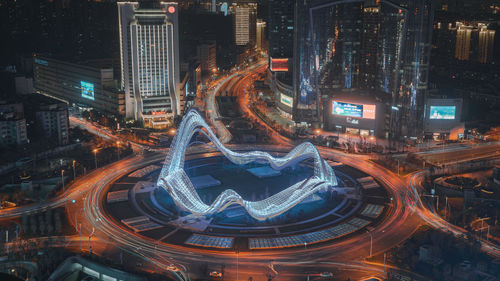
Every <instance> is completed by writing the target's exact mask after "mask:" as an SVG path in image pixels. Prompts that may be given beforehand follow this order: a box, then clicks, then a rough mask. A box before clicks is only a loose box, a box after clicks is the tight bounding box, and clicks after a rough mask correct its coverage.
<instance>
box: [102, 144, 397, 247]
mask: <svg viewBox="0 0 500 281" xmlns="http://www.w3.org/2000/svg"><path fill="white" fill-rule="evenodd" d="M277 149H278V148H277V147H276V148H275V150H274V151H268V152H269V153H271V154H273V155H282V154H284V152H283V151H279V150H277ZM208 155H210V156H208ZM207 156H208V157H207ZM186 159H187V160H186V167H187V168H186V172H187V174H188V175H189V176H190V177H191V179H192V180H193V182H195V183H196V184H195V185H197V188H196V191H197V192H198V194H199V195H200V198H202V201H203V202H206V203H207V204H209V203H211V202H213V201H214V200H215V198H216V197H217V195H218V194H220V193H221V192H223V191H224V190H226V187H227V186H232V187H236V188H235V190H236V191H237V192H238V193H239V194H241V195H242V196H243V198H248V199H253V200H254V201H255V199H256V198H258V199H262V198H265V197H266V198H267V197H269V196H266V195H270V196H272V195H274V194H277V193H279V192H280V191H282V190H283V186H286V185H287V184H289V183H290V182H296V181H300V180H301V179H303V178H305V177H308V176H310V174H312V173H313V172H312V170H313V168H312V164H311V163H309V162H308V161H305V162H302V163H299V164H298V165H297V166H296V167H292V168H289V169H287V170H282V171H281V172H280V173H279V174H277V173H272V171H269V167H268V166H265V165H259V164H249V165H243V166H240V165H234V164H232V163H230V162H228V161H224V157H223V156H221V155H220V153H218V152H216V151H207V152H205V153H195V154H188V155H186ZM328 162H330V163H331V164H333V165H334V171H335V174H336V176H337V180H338V183H339V185H340V186H345V187H350V188H353V189H355V190H357V192H359V194H355V195H356V196H353V195H349V196H345V195H339V194H338V193H336V192H335V191H333V190H331V191H327V192H322V193H315V194H313V195H311V196H309V197H308V198H306V199H305V200H304V201H302V202H301V203H300V204H297V205H296V206H294V207H293V208H291V209H290V210H288V211H287V212H285V213H283V214H280V215H278V216H275V217H273V218H270V219H266V220H257V219H255V218H253V217H252V216H250V215H249V214H248V213H247V212H246V211H245V209H244V208H242V207H241V206H238V205H233V206H230V207H228V208H226V209H225V210H223V211H221V212H219V213H217V214H214V215H206V216H193V215H192V214H190V213H189V212H186V211H184V210H182V209H181V208H179V207H178V206H176V205H175V203H174V202H173V200H172V198H171V197H170V196H169V194H168V193H167V192H166V191H165V190H163V189H161V188H158V186H156V185H155V182H156V180H157V178H158V176H159V173H160V167H161V166H160V164H161V163H160V162H156V163H154V164H152V165H147V166H145V167H142V168H140V169H137V170H135V171H133V172H131V173H129V174H127V175H124V176H123V177H121V178H119V179H118V180H117V181H116V182H115V183H113V184H112V185H110V186H109V189H108V190H107V192H106V195H105V198H106V200H105V201H106V202H105V204H104V206H105V209H106V212H107V213H108V215H109V216H110V217H112V218H113V219H114V220H115V221H116V223H120V224H121V225H122V226H123V227H126V228H128V229H129V231H133V232H134V234H135V235H140V236H143V237H145V238H149V239H152V240H157V241H158V242H160V243H167V244H175V245H179V246H184V247H194V248H208V249H211V250H220V251H234V250H235V249H236V248H237V249H238V250H239V251H257V250H266V249H283V250H286V249H288V248H292V247H302V248H303V247H304V246H307V245H309V246H313V245H316V244H318V245H321V244H325V243H333V242H334V241H335V240H337V239H342V238H344V237H345V236H348V235H355V233H358V232H360V231H362V229H364V228H365V227H367V226H372V227H374V226H375V225H376V224H377V223H378V222H379V221H380V220H381V219H383V217H384V214H385V211H386V210H387V207H386V204H387V203H388V201H389V199H388V197H387V193H386V191H385V190H384V189H383V188H382V187H381V186H380V185H379V184H378V183H377V182H376V181H375V180H373V178H371V177H370V176H368V175H367V174H365V173H363V172H361V171H359V170H356V169H354V168H352V167H349V166H347V165H342V164H340V163H336V162H332V161H328ZM259 169H260V170H261V171H264V172H262V173H261V174H257V175H255V174H252V173H251V172H253V171H255V170H259ZM273 171H274V170H273ZM262 177H264V178H262ZM238 183H239V184H238ZM363 186H365V187H366V186H370V187H369V190H365V189H364V188H363Z"/></svg>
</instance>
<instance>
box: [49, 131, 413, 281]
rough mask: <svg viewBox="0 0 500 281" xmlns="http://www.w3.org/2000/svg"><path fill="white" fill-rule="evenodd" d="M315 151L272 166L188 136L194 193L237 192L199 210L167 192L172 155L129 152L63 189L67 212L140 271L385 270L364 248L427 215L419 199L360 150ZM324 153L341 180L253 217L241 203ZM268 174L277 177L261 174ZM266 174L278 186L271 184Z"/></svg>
mask: <svg viewBox="0 0 500 281" xmlns="http://www.w3.org/2000/svg"><path fill="white" fill-rule="evenodd" d="M205 137H206V136H205ZM202 139H203V137H202ZM194 140H196V141H198V140H200V139H199V138H198V137H197V138H194ZM205 141H206V139H205ZM227 148H228V149H229V150H231V151H232V152H234V153H242V154H244V153H248V152H249V151H255V150H257V151H260V153H262V154H259V156H260V155H266V156H265V157H267V158H269V159H285V158H286V156H287V155H289V154H290V151H292V150H293V149H292V148H291V147H286V146H273V145H257V146H254V147H251V148H250V147H246V146H242V145H231V146H228V147H227ZM311 151H312V150H311ZM312 152H314V151H312ZM316 153H317V154H316ZM314 154H316V155H317V156H320V157H318V158H316V159H321V161H319V160H314V159H312V160H311V158H310V157H309V158H308V157H304V158H301V159H300V161H292V162H290V163H291V164H288V165H286V167H284V166H280V167H279V168H278V169H276V167H272V165H271V164H270V162H269V161H260V160H259V161H256V162H255V161H254V162H253V163H251V162H252V161H250V162H248V163H242V164H240V163H233V161H230V160H228V159H227V157H226V155H224V153H222V152H221V151H220V150H219V149H217V148H216V147H214V145H213V142H209V146H206V145H203V144H200V143H197V144H193V145H190V146H189V149H188V151H187V153H185V157H184V159H183V161H184V165H183V167H184V168H185V169H184V168H183V169H184V170H185V171H186V175H187V176H188V177H190V178H189V181H190V182H191V183H192V184H193V186H194V191H195V192H196V194H197V197H198V198H197V199H196V200H198V199H199V200H200V201H201V202H203V204H204V205H207V206H211V205H212V203H213V202H214V201H216V198H218V197H220V194H224V191H226V190H229V189H232V190H234V192H235V193H237V194H238V195H239V197H238V200H235V201H230V202H231V204H227V205H225V208H220V209H217V212H215V213H213V214H194V215H193V213H192V212H190V211H189V209H186V208H185V207H184V206H183V204H178V202H174V201H173V200H172V201H168V197H170V198H171V199H172V198H173V197H172V196H171V193H169V192H168V189H165V188H163V187H161V186H159V185H158V179H159V178H160V177H161V172H162V170H164V166H165V165H166V164H168V163H169V162H168V161H164V159H166V155H165V154H161V153H158V152H145V153H144V154H139V155H136V156H134V157H131V158H128V159H123V160H122V161H119V162H117V163H115V164H112V165H110V166H107V167H104V168H103V169H99V170H98V171H96V172H95V173H91V174H89V175H87V177H86V178H85V180H82V181H81V182H79V183H78V184H77V185H75V186H74V187H73V189H72V190H71V192H69V194H68V195H67V196H66V197H65V200H67V201H66V202H69V201H70V200H71V199H73V198H76V199H77V200H76V201H75V202H74V203H73V204H66V207H67V210H68V213H70V214H76V215H75V217H74V220H73V219H72V223H73V225H74V226H75V228H77V229H78V228H79V229H81V231H80V233H81V234H80V235H83V237H88V238H89V249H92V254H97V255H99V256H102V257H106V258H110V259H118V258H120V259H121V254H120V253H123V252H126V253H129V254H130V255H132V256H133V257H134V259H135V260H137V259H139V260H145V261H146V263H147V264H148V266H144V264H143V262H140V263H136V264H132V266H135V267H137V266H139V267H140V268H141V269H142V270H144V271H149V272H157V271H158V270H159V269H162V270H163V271H164V272H165V273H167V274H173V273H172V270H170V269H169V268H170V265H172V264H173V265H175V268H186V269H187V271H189V273H190V276H191V278H193V277H197V278H204V276H205V275H203V274H205V273H204V272H206V268H207V267H214V266H218V267H219V268H220V266H221V265H224V267H225V276H232V278H234V276H236V272H238V268H239V272H240V277H241V276H245V275H242V272H244V271H242V270H246V272H247V273H246V276H247V277H250V276H251V277H253V278H257V276H258V278H257V279H255V280H260V278H261V277H262V279H264V280H265V278H266V277H265V276H266V272H267V268H268V266H269V264H270V263H271V262H272V264H274V265H275V266H277V268H278V270H282V271H286V272H287V274H288V275H289V278H286V277H284V276H283V275H280V276H281V277H280V279H284V280H295V279H296V278H297V277H298V276H304V272H305V271H304V270H308V268H314V269H315V270H321V269H324V270H325V271H328V270H330V269H331V268H332V267H334V268H339V269H340V268H341V269H342V270H344V269H345V270H356V271H360V270H361V271H363V272H365V273H366V272H369V273H370V274H376V275H377V276H384V271H383V270H381V267H380V266H379V265H368V264H365V263H363V262H362V261H363V258H362V257H366V256H372V255H375V254H377V253H381V252H384V251H386V250H387V249H390V248H391V247H393V246H394V245H396V244H398V243H401V242H403V241H405V240H406V239H407V238H408V237H409V236H411V235H412V233H413V232H414V231H415V230H416V229H417V228H418V226H419V225H420V224H421V219H420V217H419V215H417V214H416V213H415V212H414V211H413V210H412V209H411V208H408V207H407V206H412V205H414V202H415V201H414V199H413V193H412V191H411V190H410V189H409V188H407V187H408V183H407V181H406V180H404V179H401V178H399V177H397V176H396V175H394V174H392V173H391V172H389V171H387V170H386V169H384V168H382V167H380V166H378V165H376V164H374V163H372V162H370V161H369V159H368V158H367V157H364V156H354V155H349V154H345V153H342V152H338V151H334V150H328V149H319V150H316V152H314ZM267 155H268V156H267ZM167 159H169V158H168V157H167ZM315 161H317V162H316V164H315V163H314V162H315ZM318 162H320V163H321V164H322V165H323V164H324V165H323V167H322V169H326V170H327V171H328V170H330V169H331V171H332V174H334V175H335V181H336V184H335V185H333V184H331V182H329V183H328V184H326V183H325V185H324V187H326V188H322V189H321V190H317V192H313V193H310V194H308V195H307V196H304V197H303V200H300V202H297V204H293V205H291V206H289V207H290V208H288V209H287V210H285V211H283V212H278V213H273V214H271V215H270V216H269V217H268V218H266V219H264V220H262V219H258V218H255V217H253V216H251V215H250V214H249V212H248V210H247V209H246V208H244V206H243V205H241V204H240V203H241V202H243V201H249V202H259V201H263V200H265V199H266V198H273V196H275V195H276V194H279V193H280V192H283V191H286V190H288V189H290V186H291V187H293V186H294V184H295V183H296V182H303V181H305V180H307V179H309V178H311V174H312V175H314V174H315V172H314V170H315V167H317V163H318ZM292 164H293V165H292ZM266 166H267V167H266ZM263 167H264V169H263V170H260V171H259V169H260V168H263ZM269 167H271V168H272V169H271V170H274V171H271V170H270V169H269ZM254 168H257V171H258V172H255V171H253V170H251V169H254ZM276 170H277V171H278V172H279V174H278V173H277V171H276ZM251 171H253V172H254V173H252V172H251ZM266 174H269V175H271V176H269V177H262V175H266ZM221 175H222V176H221ZM228 175H229V176H228ZM258 175H260V176H261V178H259V176H258ZM206 176H211V178H210V179H209V178H207V177H206ZM196 177H201V179H202V180H197V179H196ZM304 179H305V180H304ZM266 181H269V183H268V184H267V185H268V186H271V185H272V186H273V187H274V186H276V187H275V188H268V190H266ZM200 182H201V183H202V184H201V185H200ZM218 182H220V184H219V183H218ZM257 182H259V183H261V185H260V187H258V186H257V187H256V185H255V184H254V183H257ZM271 182H278V183H280V184H278V185H275V184H271ZM208 183H210V184H208ZM313 186H314V185H313ZM332 187H333V188H332ZM296 191H297V192H298V193H300V192H301V191H302V190H300V189H297V190H296ZM193 195H194V194H193ZM316 196H317V197H316ZM240 197H241V200H240ZM318 197H319V199H318ZM310 200H312V201H310ZM277 203H278V205H279V202H277ZM294 203H295V201H294ZM57 204H64V202H59V201H58V202H57ZM70 218H72V217H70ZM80 239H82V238H80ZM84 239H86V238H84ZM81 250H84V249H82V248H81ZM236 257H238V259H236V260H235V258H236ZM200 264H203V267H202V268H200V267H199V266H200ZM256 268H260V270H258V271H256V270H255V269H256ZM174 275H175V274H174ZM228 278H231V277H228ZM181 279H182V278H181Z"/></svg>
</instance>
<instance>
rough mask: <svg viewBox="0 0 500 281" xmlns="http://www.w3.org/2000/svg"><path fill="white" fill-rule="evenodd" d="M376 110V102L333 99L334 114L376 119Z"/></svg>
mask: <svg viewBox="0 0 500 281" xmlns="http://www.w3.org/2000/svg"><path fill="white" fill-rule="evenodd" d="M375 111H376V106H375V105H374V104H357V103H346V102H339V101H333V106H332V114H335V115H341V116H348V117H357V118H364V119H375Z"/></svg>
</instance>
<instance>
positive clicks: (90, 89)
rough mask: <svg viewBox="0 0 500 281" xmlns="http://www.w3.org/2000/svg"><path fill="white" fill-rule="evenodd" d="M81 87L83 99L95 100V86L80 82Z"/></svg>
mask: <svg viewBox="0 0 500 281" xmlns="http://www.w3.org/2000/svg"><path fill="white" fill-rule="evenodd" d="M80 86H81V88H82V97H84V98H86V99H89V100H94V84H92V83H89V82H84V81H80Z"/></svg>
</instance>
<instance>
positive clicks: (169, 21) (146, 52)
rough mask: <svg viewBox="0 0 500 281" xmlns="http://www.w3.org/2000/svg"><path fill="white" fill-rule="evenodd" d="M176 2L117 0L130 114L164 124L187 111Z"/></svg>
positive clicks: (150, 124)
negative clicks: (182, 93)
mask: <svg viewBox="0 0 500 281" xmlns="http://www.w3.org/2000/svg"><path fill="white" fill-rule="evenodd" d="M177 8H178V7H177V3H174V2H156V1H148V2H118V17H119V29H120V31H119V33H120V56H121V70H122V75H121V77H122V82H121V86H122V88H123V89H124V91H125V104H126V116H127V117H128V118H134V119H136V120H141V121H143V122H144V126H145V127H150V128H158V129H161V128H165V127H166V126H168V125H169V124H171V122H172V119H173V117H174V116H175V115H177V114H180V113H181V112H182V105H181V101H180V89H179V85H180V73H179V67H180V65H179V64H180V61H179V32H178V9H177Z"/></svg>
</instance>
